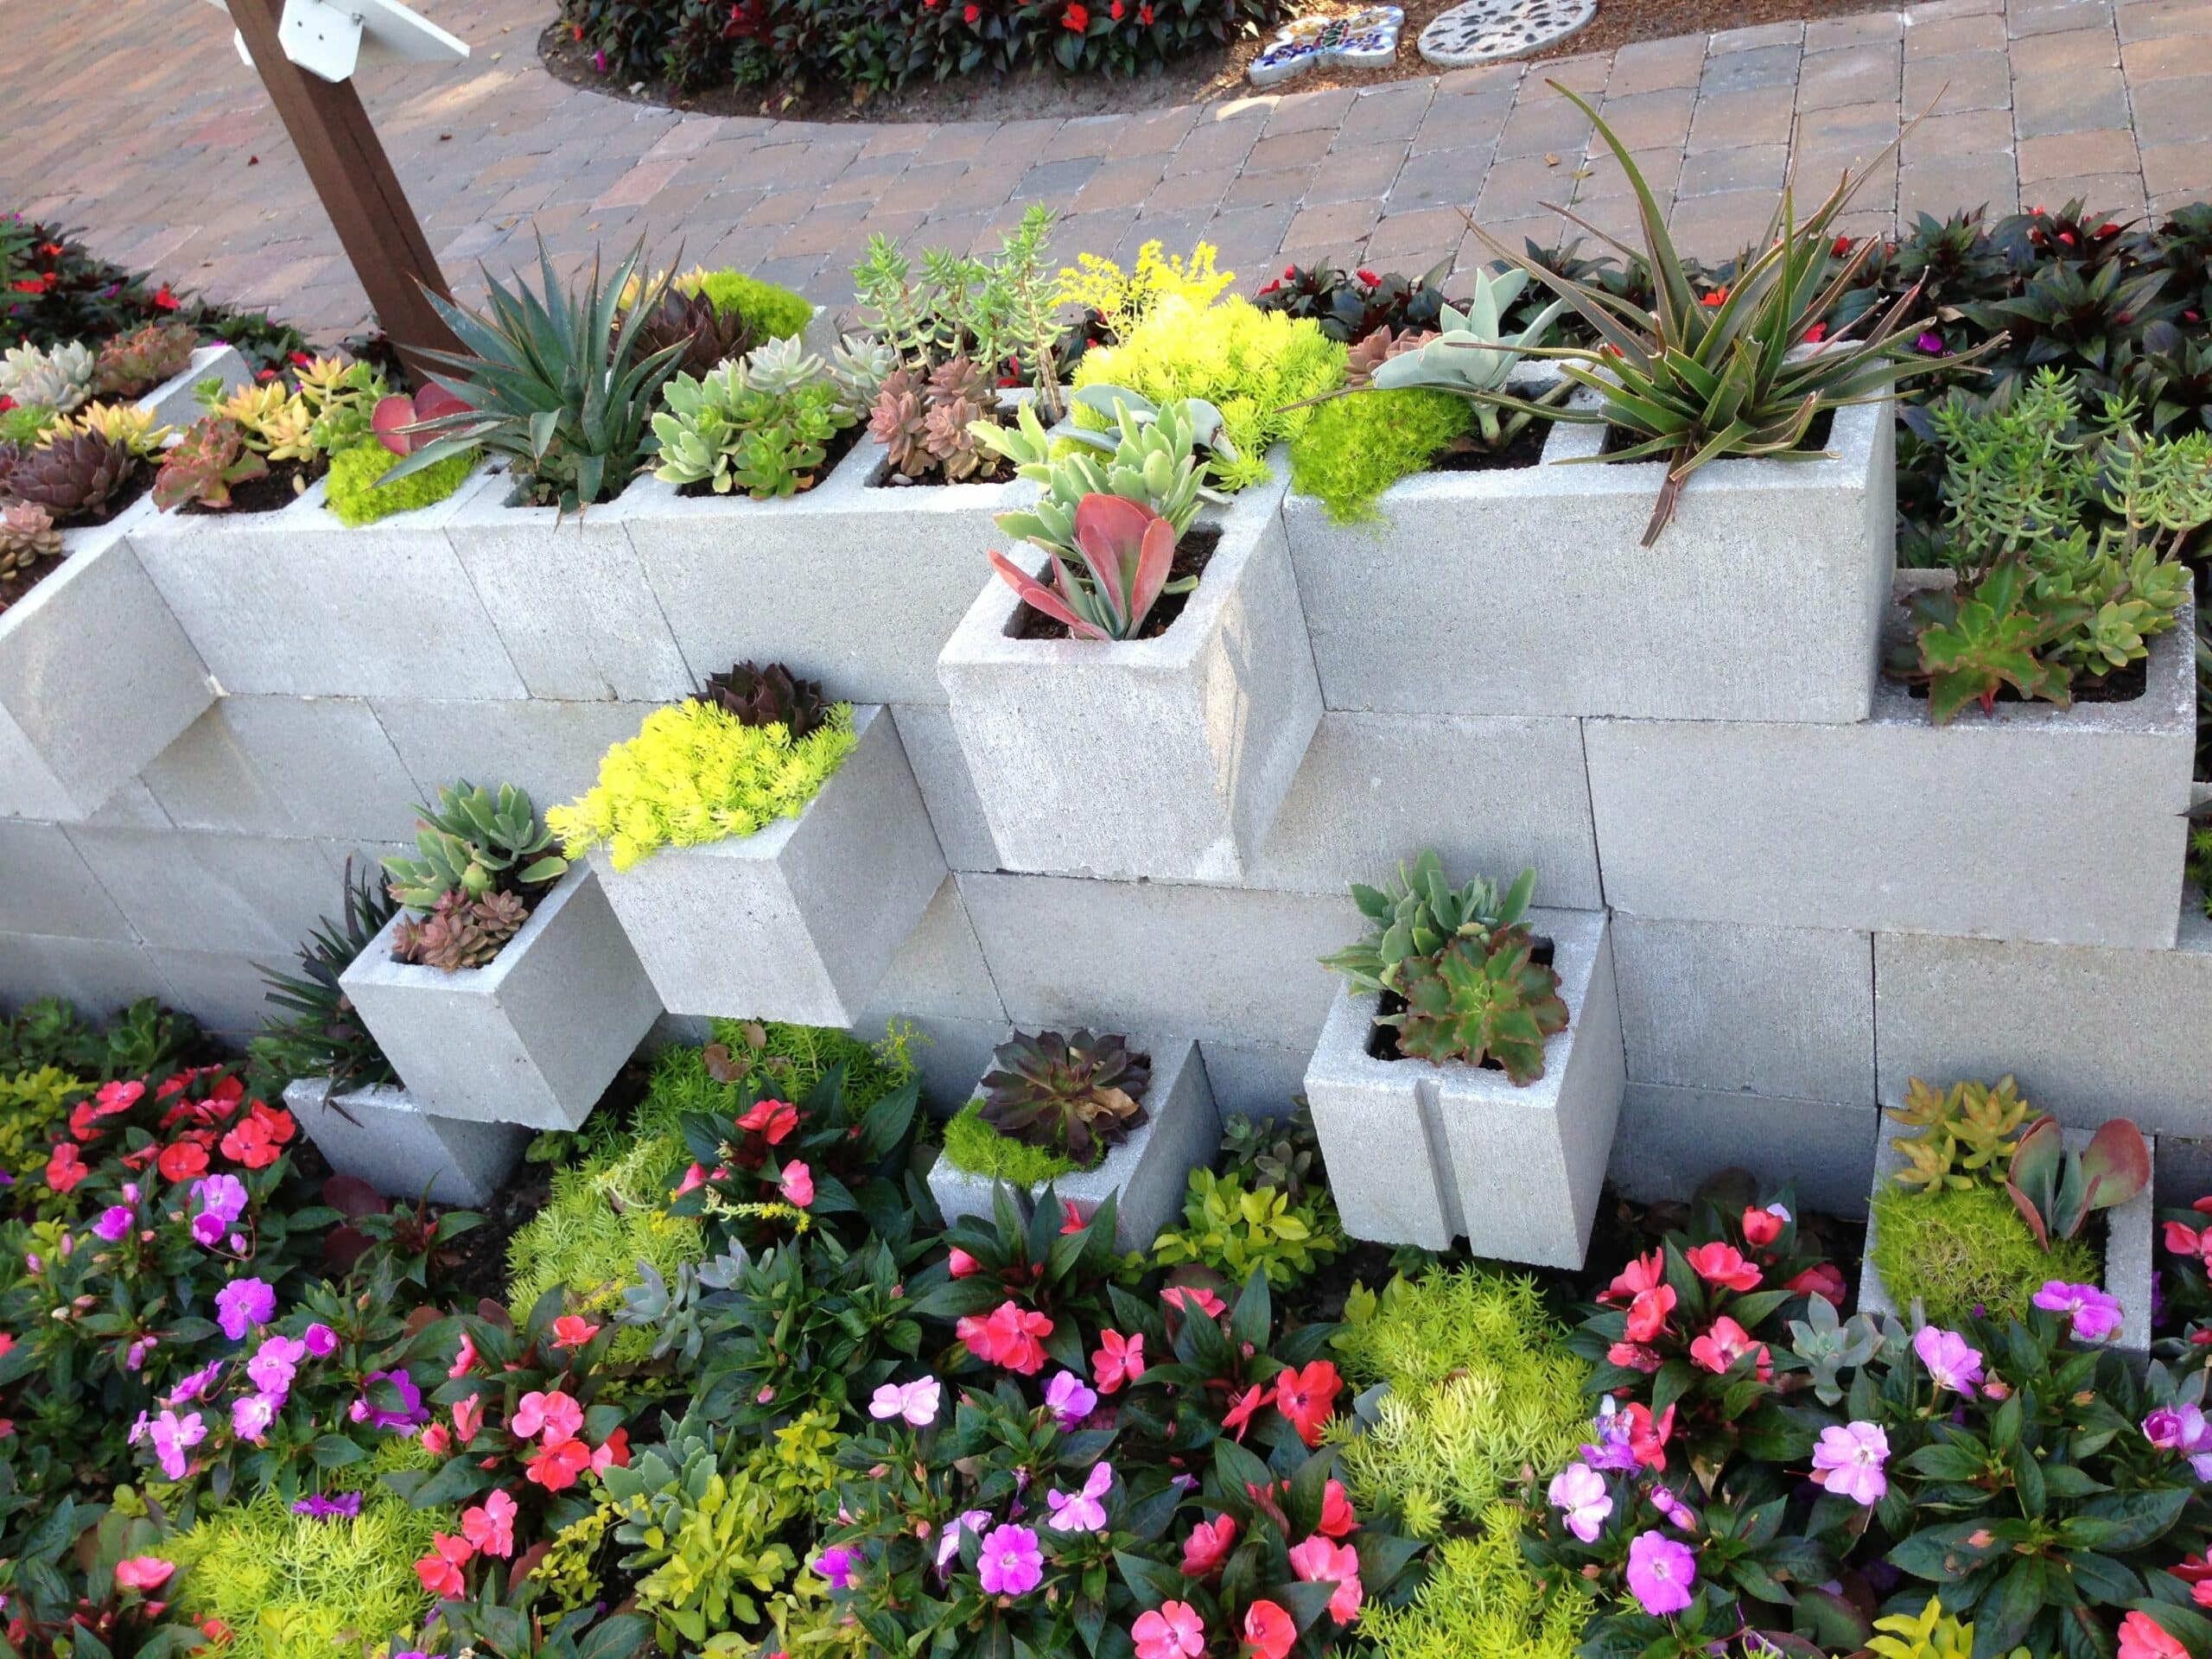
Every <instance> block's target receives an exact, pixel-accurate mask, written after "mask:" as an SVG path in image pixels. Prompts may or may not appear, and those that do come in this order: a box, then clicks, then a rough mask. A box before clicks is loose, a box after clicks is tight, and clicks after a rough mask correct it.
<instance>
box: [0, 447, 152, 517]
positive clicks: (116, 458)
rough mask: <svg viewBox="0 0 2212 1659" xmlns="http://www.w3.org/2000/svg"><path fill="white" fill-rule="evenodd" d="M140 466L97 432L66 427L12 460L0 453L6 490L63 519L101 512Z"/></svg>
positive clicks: (1, 486) (0, 484) (0, 478)
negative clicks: (77, 430) (50, 439)
mask: <svg viewBox="0 0 2212 1659" xmlns="http://www.w3.org/2000/svg"><path fill="white" fill-rule="evenodd" d="M138 467H139V461H138V457H137V456H136V455H134V454H131V453H130V450H129V449H128V448H125V447H124V446H123V445H122V444H119V443H117V442H113V441H112V440H111V439H108V438H105V437H102V436H101V435H99V433H97V432H63V433H59V434H56V435H54V438H53V439H52V441H51V442H47V443H44V444H41V445H40V446H39V447H38V448H35V449H27V450H20V451H18V452H17V453H16V454H15V456H14V457H13V459H12V460H10V459H8V458H5V457H0V490H4V491H5V492H6V493H8V494H10V495H12V496H13V497H15V498H16V500H18V501H29V502H31V503H34V504H35V505H38V506H41V507H44V508H45V509H46V510H47V511H48V512H51V513H52V514H53V515H54V522H55V523H56V524H61V523H65V522H66V521H67V520H68V519H71V518H81V517H84V516H86V515H88V514H91V513H94V512H99V509H100V508H102V507H104V506H105V505H107V504H108V502H109V501H110V500H111V499H112V498H113V497H114V496H115V494H116V493H117V492H118V491H119V490H121V489H122V488H123V487H124V485H126V484H127V483H129V482H130V478H131V475H132V474H134V473H136V472H137V470H138Z"/></svg>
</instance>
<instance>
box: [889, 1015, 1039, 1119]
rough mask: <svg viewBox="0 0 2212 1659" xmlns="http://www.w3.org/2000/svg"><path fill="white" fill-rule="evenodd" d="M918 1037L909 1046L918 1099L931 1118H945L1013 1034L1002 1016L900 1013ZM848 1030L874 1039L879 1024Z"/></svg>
mask: <svg viewBox="0 0 2212 1659" xmlns="http://www.w3.org/2000/svg"><path fill="white" fill-rule="evenodd" d="M899 1017H900V1018H901V1019H902V1020H907V1021H908V1023H909V1024H911V1025H912V1027H913V1033H914V1035H915V1037H916V1038H918V1039H919V1040H918V1041H917V1042H916V1043H915V1045H914V1047H913V1051H912V1052H913V1058H914V1063H915V1065H917V1066H918V1067H919V1068H920V1071H921V1074H922V1103H923V1105H924V1106H925V1107H926V1108H927V1109H929V1111H930V1113H931V1115H932V1116H936V1117H939V1118H945V1117H950V1116H952V1115H953V1114H954V1113H955V1112H957V1111H958V1110H959V1109H961V1108H962V1107H963V1106H965V1105H966V1104H967V1103H968V1100H969V1096H971V1095H972V1094H974V1092H975V1090H976V1078H978V1077H982V1075H983V1073H984V1072H985V1071H988V1070H989V1069H990V1064H991V1055H992V1054H993V1052H995V1051H996V1049H997V1048H998V1046H999V1045H1000V1044H1001V1043H1002V1042H1004V1041H1006V1039H1007V1038H1009V1037H1011V1036H1013V1035H1014V1027H1013V1026H1012V1025H1010V1024H1009V1023H1008V1022H1007V1021H1006V1020H946V1019H943V1018H940V1017H938V1015H935V1014H915V1015H912V1016H907V1015H903V1014H902V1015H900V1016H899ZM853 1034H854V1035H855V1036H856V1037H859V1038H861V1039H863V1040H864V1041H867V1042H871V1043H873V1042H877V1041H880V1039H881V1038H882V1036H883V1027H882V1025H881V1024H880V1022H879V1023H875V1024H868V1023H866V1022H863V1023H861V1024H860V1025H858V1026H855V1027H853Z"/></svg>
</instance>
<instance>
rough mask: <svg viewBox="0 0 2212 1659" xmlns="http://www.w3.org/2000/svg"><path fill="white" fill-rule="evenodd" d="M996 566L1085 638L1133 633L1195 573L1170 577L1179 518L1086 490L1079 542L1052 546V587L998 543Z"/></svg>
mask: <svg viewBox="0 0 2212 1659" xmlns="http://www.w3.org/2000/svg"><path fill="white" fill-rule="evenodd" d="M990 559H991V568H992V569H994V570H996V571H997V572H998V574H999V578H1000V580H1001V581H1002V582H1005V583H1006V584H1007V586H1008V587H1009V588H1013V589H1014V592H1015V593H1017V594H1020V595H1021V598H1022V601H1023V602H1024V603H1026V604H1027V605H1028V606H1029V607H1030V608H1031V609H1032V610H1034V611H1037V612H1039V613H1041V614H1043V615H1046V616H1048V617H1050V618H1052V620H1054V621H1055V622H1058V623H1059V624H1060V625H1061V626H1064V627H1065V628H1066V629H1067V631H1068V632H1069V633H1071V634H1072V635H1073V636H1074V637H1075V638H1076V639H1135V638H1137V637H1138V635H1139V634H1140V633H1141V632H1142V630H1143V628H1144V624H1145V620H1146V618H1147V617H1148V616H1149V615H1150V614H1151V613H1152V607H1153V606H1154V604H1156V603H1157V602H1158V601H1159V600H1160V596H1161V595H1162V594H1167V593H1173V592H1187V591H1188V590H1189V589H1190V588H1194V587H1196V586H1197V585H1198V581H1197V578H1196V577H1190V576H1186V577H1185V578H1183V579H1182V580H1181V581H1179V582H1170V581H1169V580H1168V579H1167V576H1168V571H1169V570H1170V569H1172V568H1173V563H1174V560H1175V526H1174V525H1173V524H1171V523H1169V522H1168V520H1166V518H1161V517H1160V515H1159V514H1158V513H1156V512H1154V511H1153V510H1152V509H1151V508H1150V507H1147V506H1146V505H1144V504H1143V503H1142V502H1141V501H1131V500H1129V499H1127V498H1125V497H1122V496H1118V495H1086V496H1084V498H1083V499H1082V500H1080V501H1078V502H1077V503H1076V509H1075V547H1074V550H1073V552H1072V554H1071V556H1062V555H1061V554H1060V553H1059V551H1058V550H1054V551H1053V553H1052V585H1051V586H1049V587H1047V586H1046V584H1045V583H1044V582H1039V580H1038V579H1037V578H1036V577H1034V576H1033V575H1030V574H1029V573H1028V572H1027V571H1026V570H1024V569H1022V568H1021V567H1020V565H1018V564H1016V563H1014V561H1013V560H1011V559H1009V558H1007V556H1006V555H1005V554H1003V553H1000V552H997V551H995V550H994V551H993V552H992V554H991V556H990Z"/></svg>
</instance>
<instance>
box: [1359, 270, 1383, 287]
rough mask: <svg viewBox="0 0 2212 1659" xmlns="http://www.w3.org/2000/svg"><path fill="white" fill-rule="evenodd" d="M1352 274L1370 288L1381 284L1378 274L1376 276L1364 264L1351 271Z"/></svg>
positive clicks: (1381, 280)
mask: <svg viewBox="0 0 2212 1659" xmlns="http://www.w3.org/2000/svg"><path fill="white" fill-rule="evenodd" d="M1352 275H1353V276H1355V277H1358V278H1359V280H1360V281H1361V282H1363V283H1365V284H1366V285H1367V286H1368V287H1370V288H1380V287H1382V286H1383V279H1382V278H1381V277H1377V276H1376V274H1375V273H1374V272H1373V271H1371V270H1368V269H1367V268H1366V267H1365V266H1362V267H1361V268H1360V269H1359V270H1355V271H1354V272H1352Z"/></svg>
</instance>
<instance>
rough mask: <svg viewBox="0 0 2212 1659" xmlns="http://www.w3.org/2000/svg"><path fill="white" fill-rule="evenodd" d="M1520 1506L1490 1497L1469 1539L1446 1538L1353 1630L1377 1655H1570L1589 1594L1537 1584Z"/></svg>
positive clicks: (1455, 1658)
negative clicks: (1388, 1603)
mask: <svg viewBox="0 0 2212 1659" xmlns="http://www.w3.org/2000/svg"><path fill="white" fill-rule="evenodd" d="M1521 1526H1522V1516H1521V1511H1520V1510H1517V1509H1516V1508H1515V1507H1514V1506H1513V1505H1512V1504H1510V1503H1494V1504H1491V1506H1490V1507H1489V1508H1488V1509H1487V1510H1484V1513H1483V1516H1482V1529H1481V1530H1480V1532H1479V1533H1478V1534H1477V1535H1475V1536H1473V1537H1471V1538H1447V1539H1446V1540H1445V1541H1444V1542H1443V1543H1442V1544H1441V1545H1440V1546H1439V1548H1438V1549H1437V1552H1436V1554H1435V1556H1434V1558H1433V1561H1432V1562H1431V1565H1430V1568H1429V1575H1428V1581H1427V1583H1425V1584H1424V1585H1422V1586H1421V1592H1420V1593H1419V1594H1417V1595H1416V1596H1414V1599H1413V1600H1412V1601H1410V1602H1408V1603H1407V1604H1406V1605H1404V1606H1402V1607H1382V1606H1374V1605H1370V1606H1369V1607H1368V1608H1367V1609H1366V1610H1365V1611H1364V1612H1363V1614H1362V1616H1361V1618H1360V1621H1359V1634H1360V1636H1361V1637H1362V1639H1363V1641H1364V1642H1365V1643H1366V1644H1367V1649H1368V1651H1369V1652H1370V1653H1373V1654H1375V1655H1376V1656H1379V1659H1574V1654H1575V1650H1576V1649H1577V1648H1578V1647H1579V1646H1580V1644H1581V1641H1582V1629H1583V1626H1584V1625H1585V1624H1586V1623H1588V1621H1589V1618H1590V1606H1591V1598H1590V1595H1589V1592H1587V1591H1586V1590H1585V1589H1584V1588H1583V1587H1582V1586H1581V1585H1580V1583H1579V1582H1577V1581H1576V1580H1572V1579H1569V1580H1565V1581H1563V1582H1562V1583H1560V1584H1559V1585H1558V1586H1555V1587H1552V1588H1546V1587H1545V1586H1542V1585H1541V1584H1540V1583H1539V1582H1538V1580H1537V1578H1536V1575H1535V1573H1533V1572H1532V1571H1530V1569H1529V1563H1528V1562H1527V1561H1525V1560H1522V1555H1521Z"/></svg>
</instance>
